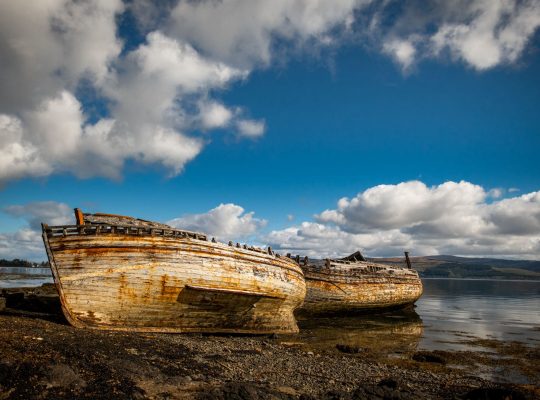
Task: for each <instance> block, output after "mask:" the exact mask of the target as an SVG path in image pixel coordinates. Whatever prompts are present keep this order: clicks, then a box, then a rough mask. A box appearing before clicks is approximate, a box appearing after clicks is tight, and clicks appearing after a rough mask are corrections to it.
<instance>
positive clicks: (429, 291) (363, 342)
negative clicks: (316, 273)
mask: <svg viewBox="0 0 540 400" xmlns="http://www.w3.org/2000/svg"><path fill="white" fill-rule="evenodd" d="M423 284H424V294H423V296H422V297H421V298H420V300H419V301H418V302H417V303H416V307H415V309H414V311H412V312H411V311H409V312H404V311H395V312H390V313H385V314H380V315H360V316H354V317H353V316H351V317H339V318H336V317H328V318H317V319H313V318H309V319H301V320H300V321H299V325H300V328H301V333H300V341H302V342H304V343H307V344H308V345H309V346H310V347H313V348H321V349H323V348H326V349H329V348H331V347H335V345H336V344H349V345H354V346H358V347H361V348H367V349H370V351H379V352H381V353H387V354H399V353H408V352H411V351H417V350H470V349H471V341H473V340H475V339H497V340H502V341H517V342H521V343H524V344H526V345H531V346H540V281H502V280H478V279H474V280H473V279H425V280H423Z"/></svg>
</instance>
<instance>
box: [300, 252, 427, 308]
mask: <svg viewBox="0 0 540 400" xmlns="http://www.w3.org/2000/svg"><path fill="white" fill-rule="evenodd" d="M364 264H367V263H364ZM371 265H375V264H371ZM303 269H304V275H305V279H306V286H307V293H306V299H305V300H304V304H303V306H302V308H301V310H302V311H305V312H309V313H334V312H336V313H337V312H354V311H370V310H373V311H375V310H382V309H387V308H399V307H403V306H407V305H410V304H413V303H414V302H415V301H416V300H418V299H419V298H420V296H421V295H422V292H423V287H422V281H421V280H420V278H419V277H418V274H417V273H416V271H411V270H403V269H402V270H399V269H392V271H393V272H391V273H390V272H389V271H388V270H387V269H386V266H384V267H380V270H379V271H376V272H375V271H369V270H367V269H366V270H363V269H360V270H359V269H355V268H347V269H342V268H332V267H331V268H311V267H309V266H306V267H303Z"/></svg>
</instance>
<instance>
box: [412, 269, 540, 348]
mask: <svg viewBox="0 0 540 400" xmlns="http://www.w3.org/2000/svg"><path fill="white" fill-rule="evenodd" d="M423 283H424V295H423V296H422V297H421V298H420V300H419V301H418V302H417V308H416V312H417V313H418V315H419V316H420V317H421V318H422V324H423V326H424V333H423V334H422V338H421V340H420V344H419V345H420V347H422V348H439V349H444V348H451V349H455V348H456V347H460V346H459V343H460V342H462V341H463V340H462V339H464V338H468V337H471V338H472V337H476V338H482V339H497V340H503V341H518V342H523V343H526V344H531V345H540V281H502V280H477V279H425V280H423Z"/></svg>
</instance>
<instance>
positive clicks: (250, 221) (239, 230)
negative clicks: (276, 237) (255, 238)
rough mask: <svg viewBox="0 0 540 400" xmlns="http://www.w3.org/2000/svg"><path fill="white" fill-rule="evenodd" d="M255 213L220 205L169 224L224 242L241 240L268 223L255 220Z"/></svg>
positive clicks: (235, 206) (232, 205) (232, 206)
mask: <svg viewBox="0 0 540 400" xmlns="http://www.w3.org/2000/svg"><path fill="white" fill-rule="evenodd" d="M253 215H254V212H247V213H246V212H245V210H244V209H243V208H242V207H240V206H238V205H236V204H231V203H228V204H220V205H219V206H217V207H216V208H213V209H211V210H210V211H208V212H206V213H203V214H190V215H184V216H182V217H179V218H175V219H172V220H170V221H168V222H167V223H168V224H169V225H171V226H174V227H177V228H179V229H186V230H193V231H199V232H203V233H206V234H208V235H210V236H215V237H216V238H218V239H220V240H222V241H228V240H241V239H243V238H246V237H248V236H250V235H253V234H254V233H256V232H257V231H258V230H259V229H261V228H262V227H264V226H265V225H266V223H267V221H266V220H264V219H259V218H255V217H254V216H253Z"/></svg>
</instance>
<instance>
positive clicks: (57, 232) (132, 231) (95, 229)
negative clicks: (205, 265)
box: [42, 224, 304, 276]
mask: <svg viewBox="0 0 540 400" xmlns="http://www.w3.org/2000/svg"><path fill="white" fill-rule="evenodd" d="M100 227H101V229H99V228H100ZM103 228H105V231H103ZM116 228H121V231H120V232H119V231H118V230H117V229H116ZM109 229H110V230H109ZM42 230H43V235H44V238H45V236H46V237H47V240H49V239H51V238H54V239H58V238H62V237H64V238H65V237H77V236H96V235H113V234H114V235H119V236H121V235H125V236H129V237H136V236H150V237H163V238H167V239H187V240H196V241H197V242H198V243H199V244H201V245H202V246H205V247H209V248H213V247H217V248H221V249H224V250H225V249H226V250H228V251H230V250H231V248H233V249H234V251H235V252H240V253H241V254H242V253H243V254H246V255H249V256H258V257H261V258H262V259H266V260H267V261H270V260H282V261H284V263H286V264H290V266H287V265H279V266H280V267H282V268H285V269H288V270H291V271H295V272H298V273H300V274H301V275H302V276H303V275H304V272H303V270H302V268H301V267H300V265H299V264H298V263H297V262H296V261H295V260H294V259H291V258H289V257H285V256H281V255H280V254H278V253H275V252H274V251H272V250H271V248H268V250H263V249H259V248H256V247H254V246H250V247H247V246H246V245H244V246H239V244H237V246H234V245H232V242H229V244H225V243H221V242H217V241H210V240H208V237H207V236H206V235H204V234H202V233H198V232H191V231H186V230H180V229H174V228H155V227H137V226H133V225H122V224H91V225H56V226H48V225H46V224H43V226H42ZM111 247H113V246H111ZM231 256H232V254H231ZM293 266H294V267H293Z"/></svg>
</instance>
